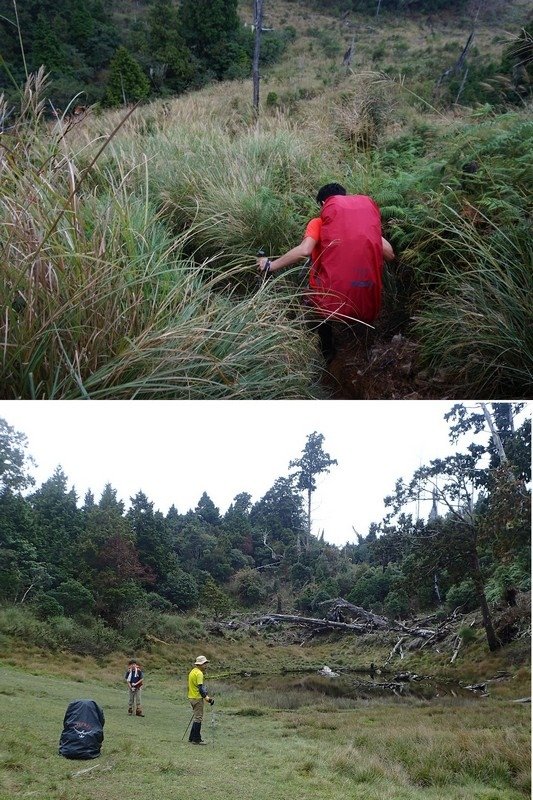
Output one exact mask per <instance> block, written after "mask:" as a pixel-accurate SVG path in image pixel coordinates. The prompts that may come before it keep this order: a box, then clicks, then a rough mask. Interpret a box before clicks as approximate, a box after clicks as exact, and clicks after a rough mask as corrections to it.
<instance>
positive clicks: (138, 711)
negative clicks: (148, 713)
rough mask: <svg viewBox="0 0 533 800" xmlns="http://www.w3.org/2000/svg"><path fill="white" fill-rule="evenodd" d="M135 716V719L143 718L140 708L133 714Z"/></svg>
mask: <svg viewBox="0 0 533 800" xmlns="http://www.w3.org/2000/svg"><path fill="white" fill-rule="evenodd" d="M135 716H136V717H144V714H143V712H142V711H141V709H140V708H138V709H137V711H136V712H135Z"/></svg>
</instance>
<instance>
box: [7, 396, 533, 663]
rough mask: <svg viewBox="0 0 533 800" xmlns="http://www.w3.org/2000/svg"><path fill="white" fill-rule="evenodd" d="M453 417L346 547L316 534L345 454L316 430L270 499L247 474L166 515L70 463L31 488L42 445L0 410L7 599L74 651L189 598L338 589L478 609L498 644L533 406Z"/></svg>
mask: <svg viewBox="0 0 533 800" xmlns="http://www.w3.org/2000/svg"><path fill="white" fill-rule="evenodd" d="M446 418H447V421H448V424H449V437H450V441H451V442H452V443H457V441H458V440H459V439H461V441H462V443H464V444H466V447H463V448H462V449H461V450H458V451H457V452H456V453H455V454H453V455H450V456H449V457H447V458H444V459H439V460H434V461H431V462H430V463H429V464H427V465H424V466H421V467H420V468H419V469H418V470H417V471H416V473H415V474H414V475H413V476H412V477H411V478H410V479H409V480H402V479H400V480H398V482H397V484H396V486H395V488H394V491H393V492H392V493H391V495H390V496H389V497H387V498H386V500H385V503H386V506H387V507H388V509H389V510H388V513H387V515H386V517H385V519H383V520H382V521H380V522H376V523H374V524H372V525H371V526H370V529H369V530H368V531H367V532H366V534H357V541H356V542H354V543H348V544H346V545H345V546H343V547H337V546H335V545H332V544H328V543H327V542H325V541H324V540H323V535H318V536H315V535H313V534H312V533H311V530H312V518H311V517H312V502H311V501H312V499H313V493H314V492H315V490H316V488H317V483H316V479H317V477H318V476H319V475H321V474H327V473H330V474H329V476H328V477H327V480H335V470H336V469H340V468H341V467H339V466H337V462H336V460H335V458H332V457H331V456H330V454H329V453H327V452H326V451H325V450H324V444H325V442H324V437H323V436H322V435H321V434H319V433H317V432H314V433H311V434H309V436H308V437H307V441H306V443H305V446H304V447H303V450H302V452H301V454H300V456H299V457H297V458H295V459H294V460H293V461H291V462H290V464H289V465H288V468H287V473H286V474H284V475H281V476H279V477H277V478H275V479H274V480H273V483H272V486H271V488H270V489H269V490H268V491H267V492H266V493H265V495H264V496H263V497H262V498H260V499H259V500H258V501H256V502H252V501H251V495H250V494H249V493H248V492H246V490H245V487H244V488H243V491H242V492H240V493H239V494H238V495H237V496H236V497H235V498H234V500H233V502H232V503H231V505H230V506H229V508H228V509H227V511H226V512H225V513H220V511H219V509H218V508H217V507H216V506H215V505H214V503H213V501H212V500H211V499H210V497H209V494H208V492H207V491H205V492H204V493H203V494H202V496H201V497H200V498H199V500H198V503H197V505H196V507H195V508H194V509H190V510H189V511H187V512H185V513H181V512H179V511H178V510H177V508H176V507H175V506H172V507H171V508H170V509H169V510H168V512H167V513H166V514H163V513H161V512H160V511H157V510H156V509H154V504H153V503H152V502H151V501H150V499H149V497H147V496H146V494H144V493H143V492H142V491H140V492H138V493H137V494H136V495H135V497H132V498H130V502H129V504H128V507H127V509H126V506H125V503H124V502H123V500H121V499H119V498H118V497H117V493H116V491H115V489H114V488H113V486H111V485H107V486H106V487H105V489H104V490H103V492H102V495H101V497H100V498H95V497H94V496H93V495H92V494H91V492H88V493H87V494H86V496H85V497H84V498H83V500H82V501H81V502H80V498H78V497H77V495H76V492H75V490H74V489H73V488H69V481H68V476H66V475H65V474H64V472H63V470H62V469H61V467H57V469H56V470H55V472H54V474H53V475H51V476H50V478H49V479H48V480H46V481H45V482H44V483H43V484H42V485H41V486H39V487H38V488H33V487H32V479H31V476H30V473H31V465H32V458H31V454H30V453H31V445H30V447H29V446H28V442H27V441H26V437H25V436H24V435H23V434H22V433H20V432H18V431H16V430H14V429H13V428H12V427H10V425H9V424H8V423H7V422H6V421H5V420H0V487H1V493H0V559H1V564H0V566H1V570H0V574H1V576H2V577H1V580H0V599H1V601H2V603H3V604H4V606H6V607H18V608H21V609H28V610H29V611H31V612H32V614H34V615H35V616H36V618H38V619H39V620H41V627H39V628H38V631H39V633H38V634H37V633H35V631H34V632H33V634H32V635H34V636H37V638H38V641H39V643H40V644H41V645H43V646H59V645H61V646H65V647H67V648H71V649H74V650H75V651H78V652H105V651H107V650H108V649H112V648H113V646H115V645H116V642H117V637H123V638H124V640H125V641H129V642H133V643H135V642H138V641H141V640H144V639H143V637H144V636H145V634H146V631H151V633H152V634H154V635H157V636H165V635H166V634H168V630H169V629H170V630H172V625H173V624H175V623H174V621H175V620H177V619H179V618H180V616H181V615H182V614H183V613H184V612H187V611H191V610H194V611H195V612H196V613H198V611H200V613H203V614H207V615H209V616H210V617H212V618H215V619H217V618H220V617H225V618H227V617H229V616H230V615H231V614H232V613H235V612H243V611H246V610H248V611H249V610H251V609H253V610H256V611H257V610H271V611H275V610H277V611H278V612H279V611H281V610H283V611H285V612H287V611H294V610H296V611H299V612H302V613H320V604H321V603H322V602H323V601H326V600H328V599H332V598H336V597H343V598H345V599H346V600H347V601H348V602H350V603H353V604H356V605H357V606H362V607H364V608H366V609H367V610H370V611H373V612H376V613H382V614H386V615H388V616H389V617H390V618H391V619H393V618H397V619H406V618H409V617H410V616H412V615H414V614H418V613H422V612H423V613H429V612H432V613H436V614H437V615H438V614H441V615H442V616H443V617H445V616H446V615H447V614H448V613H449V612H450V611H452V610H454V609H461V610H462V611H470V610H473V609H479V610H480V611H481V614H482V618H483V626H484V628H485V632H486V635H487V643H488V646H489V648H490V649H491V650H494V649H497V648H498V647H499V646H501V644H502V643H505V641H506V638H508V637H509V636H511V635H512V620H511V619H510V618H507V620H506V628H505V630H498V629H497V626H496V625H495V624H494V623H493V619H492V611H491V609H492V608H493V607H494V606H495V605H498V604H499V605H500V606H501V605H503V606H509V607H510V608H511V607H512V606H513V605H514V603H515V598H516V594H517V593H518V592H520V591H527V590H529V588H530V491H529V481H530V478H531V475H530V463H531V421H530V418H529V417H528V416H526V417H524V412H523V405H520V404H516V403H515V404H511V403H494V404H492V407H487V406H486V405H484V404H481V405H479V404H478V405H476V406H473V407H466V406H465V405H462V404H459V405H456V406H454V407H453V408H452V409H451V411H450V412H449V413H448V414H447V416H446ZM478 434H480V435H481V439H482V443H478V441H479V438H480V437H479V436H478ZM474 439H475V440H476V441H475V442H474ZM177 495H178V497H177V501H178V502H179V488H178V489H177ZM424 498H432V499H433V507H432V511H431V513H430V514H429V517H428V518H427V519H424V518H422V517H420V516H419V515H418V513H417V512H416V511H414V512H413V508H416V506H417V503H418V504H419V503H420V501H421V500H422V499H424ZM353 502H357V500H356V498H355V497H354V500H353Z"/></svg>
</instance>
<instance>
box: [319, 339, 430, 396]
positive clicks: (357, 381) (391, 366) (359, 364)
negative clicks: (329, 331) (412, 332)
mask: <svg viewBox="0 0 533 800" xmlns="http://www.w3.org/2000/svg"><path fill="white" fill-rule="evenodd" d="M374 336H375V338H374V339H373V340H372V339H371V338H370V336H368V335H365V334H364V333H363V334H361V332H359V331H357V332H354V331H353V330H352V329H351V328H347V327H345V326H344V327H341V328H339V329H335V342H336V347H337V355H336V357H335V358H334V359H333V361H332V362H331V363H330V364H329V366H328V368H327V370H326V372H325V373H324V378H323V382H324V385H325V386H326V388H327V389H328V391H329V392H331V393H332V397H333V399H335V400H436V399H439V400H442V399H446V387H445V386H443V384H442V382H440V381H439V380H438V379H435V378H430V377H429V375H428V374H427V372H424V371H423V370H422V369H421V368H420V366H419V364H418V361H419V358H418V352H417V345H416V344H415V342H413V341H411V340H409V339H407V338H405V337H404V336H402V334H396V335H395V336H393V337H392V338H386V337H380V335H379V333H377V334H375V335H374Z"/></svg>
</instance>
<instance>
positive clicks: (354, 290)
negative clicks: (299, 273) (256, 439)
mask: <svg viewBox="0 0 533 800" xmlns="http://www.w3.org/2000/svg"><path fill="white" fill-rule="evenodd" d="M316 200H317V203H318V204H319V206H320V216H319V217H315V218H314V219H312V220H310V222H309V223H308V225H307V227H306V229H305V233H304V238H303V240H302V242H301V243H300V244H299V245H297V246H296V247H293V248H292V249H291V250H289V251H288V252H287V253H285V254H284V255H282V256H280V257H279V258H274V259H270V258H266V257H261V258H259V259H258V260H257V267H258V269H259V271H260V272H261V273H263V274H264V275H265V276H266V275H270V274H271V273H275V272H277V271H278V270H280V269H283V267H288V266H291V265H292V264H295V263H296V262H297V261H300V260H301V259H302V258H309V257H310V258H311V269H310V272H309V291H308V293H307V294H306V297H305V300H304V302H305V305H306V306H308V307H309V308H310V309H311V310H312V312H313V317H314V318H317V319H318V323H319V324H318V326H317V331H318V334H319V337H320V345H321V349H322V354H323V356H324V359H325V361H326V364H329V363H330V362H331V361H332V360H333V358H334V357H335V345H334V339H333V326H332V321H333V320H341V321H342V320H344V321H348V322H352V321H358V322H363V323H365V324H366V325H370V324H371V323H372V322H374V320H375V319H376V317H377V316H378V314H379V311H380V309H381V292H382V273H383V261H384V260H385V261H392V260H393V259H394V250H393V248H392V245H391V244H390V243H389V242H388V241H387V240H386V239H384V238H383V236H382V235H381V214H380V211H379V208H378V206H377V205H376V203H375V202H374V200H372V198H371V197H367V196H366V195H349V194H347V193H346V189H345V188H344V186H341V185H340V184H339V183H328V184H326V185H325V186H322V187H321V188H320V189H319V191H318V194H317V196H316Z"/></svg>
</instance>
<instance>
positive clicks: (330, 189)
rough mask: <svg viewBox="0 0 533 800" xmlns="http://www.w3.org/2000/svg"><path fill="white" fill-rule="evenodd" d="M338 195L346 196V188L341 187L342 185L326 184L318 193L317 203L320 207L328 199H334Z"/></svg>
mask: <svg viewBox="0 0 533 800" xmlns="http://www.w3.org/2000/svg"><path fill="white" fill-rule="evenodd" d="M336 194H343V195H344V194H346V189H345V188H344V186H341V185H340V183H326V185H325V186H322V187H321V188H320V189H319V190H318V193H317V196H316V201H317V203H318V204H319V205H320V204H321V203H323V202H324V201H325V200H327V199H328V197H333V196H334V195H336Z"/></svg>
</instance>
